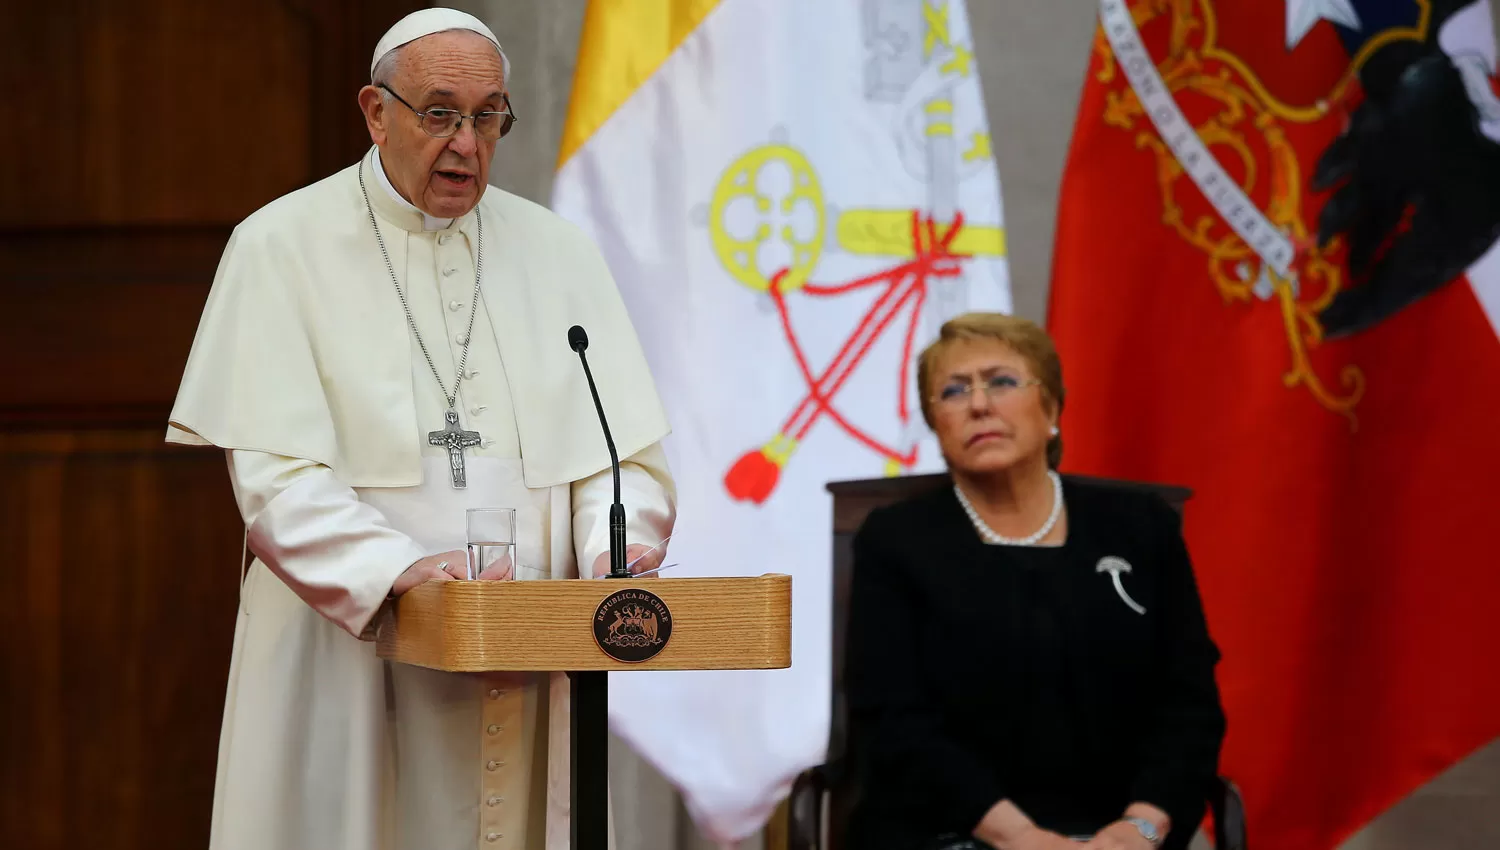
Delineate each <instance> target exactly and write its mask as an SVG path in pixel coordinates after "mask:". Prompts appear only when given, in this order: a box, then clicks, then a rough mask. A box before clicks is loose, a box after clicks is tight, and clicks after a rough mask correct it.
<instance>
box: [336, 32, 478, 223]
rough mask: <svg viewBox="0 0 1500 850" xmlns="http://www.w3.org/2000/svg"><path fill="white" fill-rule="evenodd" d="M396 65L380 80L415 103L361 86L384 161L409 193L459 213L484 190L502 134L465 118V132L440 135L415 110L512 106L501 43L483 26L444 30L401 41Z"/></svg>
mask: <svg viewBox="0 0 1500 850" xmlns="http://www.w3.org/2000/svg"><path fill="white" fill-rule="evenodd" d="M400 51H401V54H400V57H399V61H398V62H397V63H396V69H395V72H394V73H393V74H392V75H391V77H390V78H389V79H383V80H377V81H376V82H377V83H384V84H385V86H386V87H387V88H389V89H390V90H391V91H393V92H395V94H396V95H398V96H399V97H400V98H401V99H402V100H405V101H406V103H408V104H411V108H407V107H406V106H404V105H402V104H401V103H400V101H397V100H395V99H394V98H392V97H390V95H389V94H387V93H385V92H384V91H382V90H381V89H379V88H377V87H375V86H366V87H365V88H364V89H362V90H361V91H360V95H359V99H360V106H361V107H362V108H363V110H364V113H365V122H366V123H367V124H368V125H369V128H370V138H371V139H372V140H374V142H375V144H376V145H378V146H379V147H380V161H381V163H382V164H383V165H384V166H385V172H386V174H387V175H388V176H389V177H390V179H391V183H392V184H393V185H394V186H395V187H396V191H398V192H400V193H401V195H402V197H404V198H406V199H407V200H408V201H411V202H412V204H413V205H415V206H416V207H417V208H418V209H420V210H422V211H423V212H425V213H427V214H428V215H431V216H434V217H437V218H457V217H459V216H461V215H464V214H465V213H467V212H468V211H469V210H472V209H473V208H474V207H475V206H476V205H477V204H478V203H479V198H480V196H481V195H482V194H484V187H485V184H486V182H487V181H488V179H489V174H490V157H491V156H492V155H493V154H494V152H495V141H498V140H495V141H486V140H484V139H482V138H480V137H479V136H478V135H476V134H475V132H474V124H473V122H472V121H471V120H470V119H467V118H466V119H464V120H463V124H462V126H460V127H459V129H458V131H457V132H456V133H454V134H453V135H451V136H448V137H446V138H434V137H433V136H430V135H428V134H427V132H426V131H424V130H423V129H422V126H421V121H420V119H419V118H418V117H417V115H416V114H415V112H413V110H415V111H416V112H426V111H428V110H430V109H452V110H457V111H458V112H460V113H462V114H463V115H474V114H476V113H479V112H486V111H497V112H498V111H503V110H505V109H506V100H505V95H506V91H505V72H504V67H503V65H502V64H501V60H500V52H499V51H498V50H496V49H495V45H494V44H492V43H490V41H489V40H488V39H486V38H484V37H483V36H481V35H479V34H477V33H471V32H442V33H436V34H434V35H429V36H425V37H423V38H419V39H417V40H416V41H413V42H410V43H408V44H406V45H404V46H402V47H401V48H400Z"/></svg>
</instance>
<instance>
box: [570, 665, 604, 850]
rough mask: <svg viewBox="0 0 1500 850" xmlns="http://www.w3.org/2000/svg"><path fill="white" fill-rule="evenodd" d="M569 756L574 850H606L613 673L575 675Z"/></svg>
mask: <svg viewBox="0 0 1500 850" xmlns="http://www.w3.org/2000/svg"><path fill="white" fill-rule="evenodd" d="M568 676H569V677H570V678H571V679H572V698H571V708H572V711H571V712H570V717H569V725H570V726H571V729H570V730H569V731H570V733H571V735H572V743H571V745H570V746H569V750H568V756H569V762H570V768H571V770H570V774H571V777H570V778H571V783H572V786H573V787H572V806H571V820H572V839H573V840H572V841H571V842H570V843H569V846H570V847H571V848H572V850H606V842H607V835H608V831H609V799H608V795H609V673H607V672H605V671H602V670H599V671H585V672H572V673H569V674H568Z"/></svg>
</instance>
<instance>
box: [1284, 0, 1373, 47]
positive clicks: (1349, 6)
mask: <svg viewBox="0 0 1500 850" xmlns="http://www.w3.org/2000/svg"><path fill="white" fill-rule="evenodd" d="M1318 21H1332V22H1334V23H1336V24H1342V25H1343V26H1346V27H1348V28H1350V29H1356V30H1357V29H1359V15H1357V14H1355V13H1354V4H1353V2H1352V0H1286V49H1287V50H1294V49H1296V47H1297V45H1298V44H1299V43H1300V42H1301V41H1302V38H1303V37H1304V36H1306V35H1307V33H1308V31H1309V30H1311V29H1312V28H1313V25H1314V24H1316V23H1317V22H1318Z"/></svg>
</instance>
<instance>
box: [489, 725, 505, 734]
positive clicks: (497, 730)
mask: <svg viewBox="0 0 1500 850" xmlns="http://www.w3.org/2000/svg"><path fill="white" fill-rule="evenodd" d="M485 731H486V732H489V733H490V734H491V735H498V734H500V733H501V732H503V731H505V727H504V726H501V725H499V724H498V723H491V724H490V728H488V729H486V730H485Z"/></svg>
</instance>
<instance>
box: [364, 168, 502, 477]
mask: <svg viewBox="0 0 1500 850" xmlns="http://www.w3.org/2000/svg"><path fill="white" fill-rule="evenodd" d="M359 191H360V194H362V195H364V199H365V212H367V213H369V216H370V227H371V228H373V229H374V231H375V241H376V242H377V243H378V244H379V245H380V256H381V257H383V258H384V259H385V270H386V271H387V272H390V275H391V284H392V285H393V286H395V287H396V297H397V298H400V299H401V309H402V310H404V311H406V324H407V325H408V326H409V327H410V328H411V333H412V336H414V337H416V339H417V347H419V348H421V349H422V356H423V357H425V358H426V359H427V367H428V368H429V369H431V370H432V377H433V378H434V379H435V380H436V381H437V385H438V389H439V390H441V391H442V393H443V398H444V399H445V400H446V401H447V402H448V412H447V413H446V414H444V420H445V421H446V422H447V425H446V426H445V427H444V428H443V429H441V430H438V431H430V432H428V434H427V442H428V443H430V444H432V445H434V446H441V447H443V448H446V449H447V450H448V460H449V467H450V471H451V473H452V477H453V486H454V487H455V488H458V489H463V488H464V487H466V486H467V484H468V482H467V475H466V472H465V469H464V455H463V452H464V449H471V448H474V447H475V446H477V445H479V444H480V438H479V432H478V431H465V430H463V429H462V428H461V427H460V426H459V423H458V409H457V408H458V387H459V385H460V384H462V383H463V381H464V367H465V366H466V365H467V364H468V362H469V342H470V340H472V339H473V338H474V316H475V315H476V314H477V313H478V312H479V281H480V279H481V277H482V275H483V271H484V218H483V217H482V216H481V215H480V213H479V209H478V208H477V207H476V208H475V209H474V224H475V227H476V229H477V231H478V232H477V234H476V242H477V249H476V250H475V253H474V295H473V297H472V299H471V300H470V302H469V327H468V329H467V330H466V331H464V342H463V346H464V347H463V354H462V356H461V357H459V360H458V374H457V375H456V376H454V378H453V392H452V393H451V394H450V393H449V392H448V388H447V387H446V386H445V385H444V384H443V377H442V376H441V375H439V374H438V370H437V364H436V363H434V362H433V360H432V355H431V354H430V353H429V352H428V351H427V344H426V343H425V342H423V341H422V334H421V332H420V331H418V330H417V322H416V319H414V318H412V315H411V305H410V304H408V303H407V301H406V293H405V292H402V291H401V282H400V281H399V280H397V278H396V267H395V266H394V265H392V264H391V255H390V253H389V252H387V251H386V249H385V239H384V238H382V237H381V235H380V225H379V224H378V223H377V222H376V221H375V208H374V207H373V206H371V205H370V193H369V191H368V190H367V189H366V188H365V165H364V162H360V164H359Z"/></svg>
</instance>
